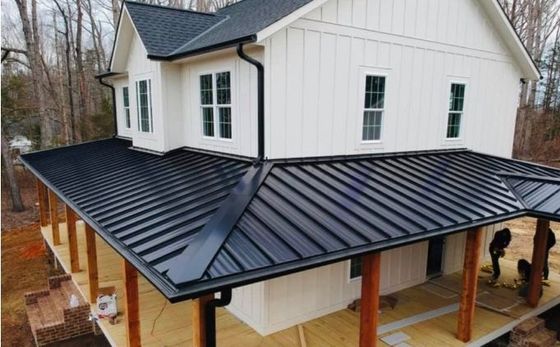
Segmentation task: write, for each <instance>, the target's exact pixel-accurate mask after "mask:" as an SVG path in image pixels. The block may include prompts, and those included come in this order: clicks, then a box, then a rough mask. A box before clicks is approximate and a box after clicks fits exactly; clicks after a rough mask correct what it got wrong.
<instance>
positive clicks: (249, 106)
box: [174, 48, 262, 157]
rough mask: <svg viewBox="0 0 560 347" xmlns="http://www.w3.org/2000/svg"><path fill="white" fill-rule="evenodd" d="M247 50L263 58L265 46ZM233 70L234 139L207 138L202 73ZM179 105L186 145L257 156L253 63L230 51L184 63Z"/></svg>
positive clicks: (183, 141) (255, 92) (258, 57)
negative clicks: (203, 125) (202, 100)
mask: <svg viewBox="0 0 560 347" xmlns="http://www.w3.org/2000/svg"><path fill="white" fill-rule="evenodd" d="M247 53H248V54H249V55H251V56H252V57H255V58H256V59H259V60H262V48H261V49H258V50H255V49H253V50H248V51H247ZM223 71H230V72H231V92H232V134H233V135H232V139H231V141H229V140H218V139H210V140H209V139H205V138H203V136H202V116H201V111H200V84H199V83H200V82H199V76H200V75H201V74H205V73H216V72H223ZM181 76H182V88H181V94H182V95H181V96H180V97H179V100H180V101H181V103H182V104H181V105H180V106H174V107H176V108H178V109H181V110H182V111H181V116H182V119H183V120H184V126H183V128H184V134H185V135H184V137H183V138H182V141H181V142H182V144H183V146H189V147H195V148H201V149H207V150H213V151H220V152H225V153H231V154H237V155H244V156H253V157H255V156H256V155H257V71H256V69H255V67H254V66H253V65H250V64H249V63H247V62H245V61H243V60H241V59H240V58H239V57H238V56H237V54H236V53H234V52H228V53H226V54H222V55H219V56H214V57H212V58H208V57H202V58H201V59H198V60H195V61H191V62H188V63H185V64H182V65H181Z"/></svg>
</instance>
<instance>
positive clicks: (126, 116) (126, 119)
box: [124, 107, 130, 128]
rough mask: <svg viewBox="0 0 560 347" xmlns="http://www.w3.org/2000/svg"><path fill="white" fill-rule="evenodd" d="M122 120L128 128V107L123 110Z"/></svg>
mask: <svg viewBox="0 0 560 347" xmlns="http://www.w3.org/2000/svg"><path fill="white" fill-rule="evenodd" d="M124 121H125V125H126V127H127V128H130V109H129V108H128V107H127V108H126V109H125V110H124Z"/></svg>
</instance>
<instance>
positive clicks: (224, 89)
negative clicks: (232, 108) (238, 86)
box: [216, 72, 231, 105]
mask: <svg viewBox="0 0 560 347" xmlns="http://www.w3.org/2000/svg"><path fill="white" fill-rule="evenodd" d="M216 88H217V89H216V93H217V94H216V95H217V97H218V105H229V104H231V87H230V76H229V72H221V73H217V74H216Z"/></svg>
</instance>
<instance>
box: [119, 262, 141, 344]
mask: <svg viewBox="0 0 560 347" xmlns="http://www.w3.org/2000/svg"><path fill="white" fill-rule="evenodd" d="M123 278H124V313H125V324H126V341H127V345H128V347H140V346H142V343H141V339H140V304H139V295H138V272H137V271H136V269H135V268H134V267H133V266H132V265H130V263H129V262H128V261H127V260H126V259H123Z"/></svg>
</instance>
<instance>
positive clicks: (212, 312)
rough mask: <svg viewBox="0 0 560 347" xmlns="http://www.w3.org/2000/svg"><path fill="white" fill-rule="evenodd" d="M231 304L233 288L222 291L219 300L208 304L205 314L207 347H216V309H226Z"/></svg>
mask: <svg viewBox="0 0 560 347" xmlns="http://www.w3.org/2000/svg"><path fill="white" fill-rule="evenodd" d="M230 302H231V288H228V289H224V290H222V291H221V294H220V298H219V299H212V300H210V301H208V302H207V303H206V307H204V310H205V312H204V314H205V319H206V322H205V324H206V347H216V307H224V306H227V305H229V303H230Z"/></svg>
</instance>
